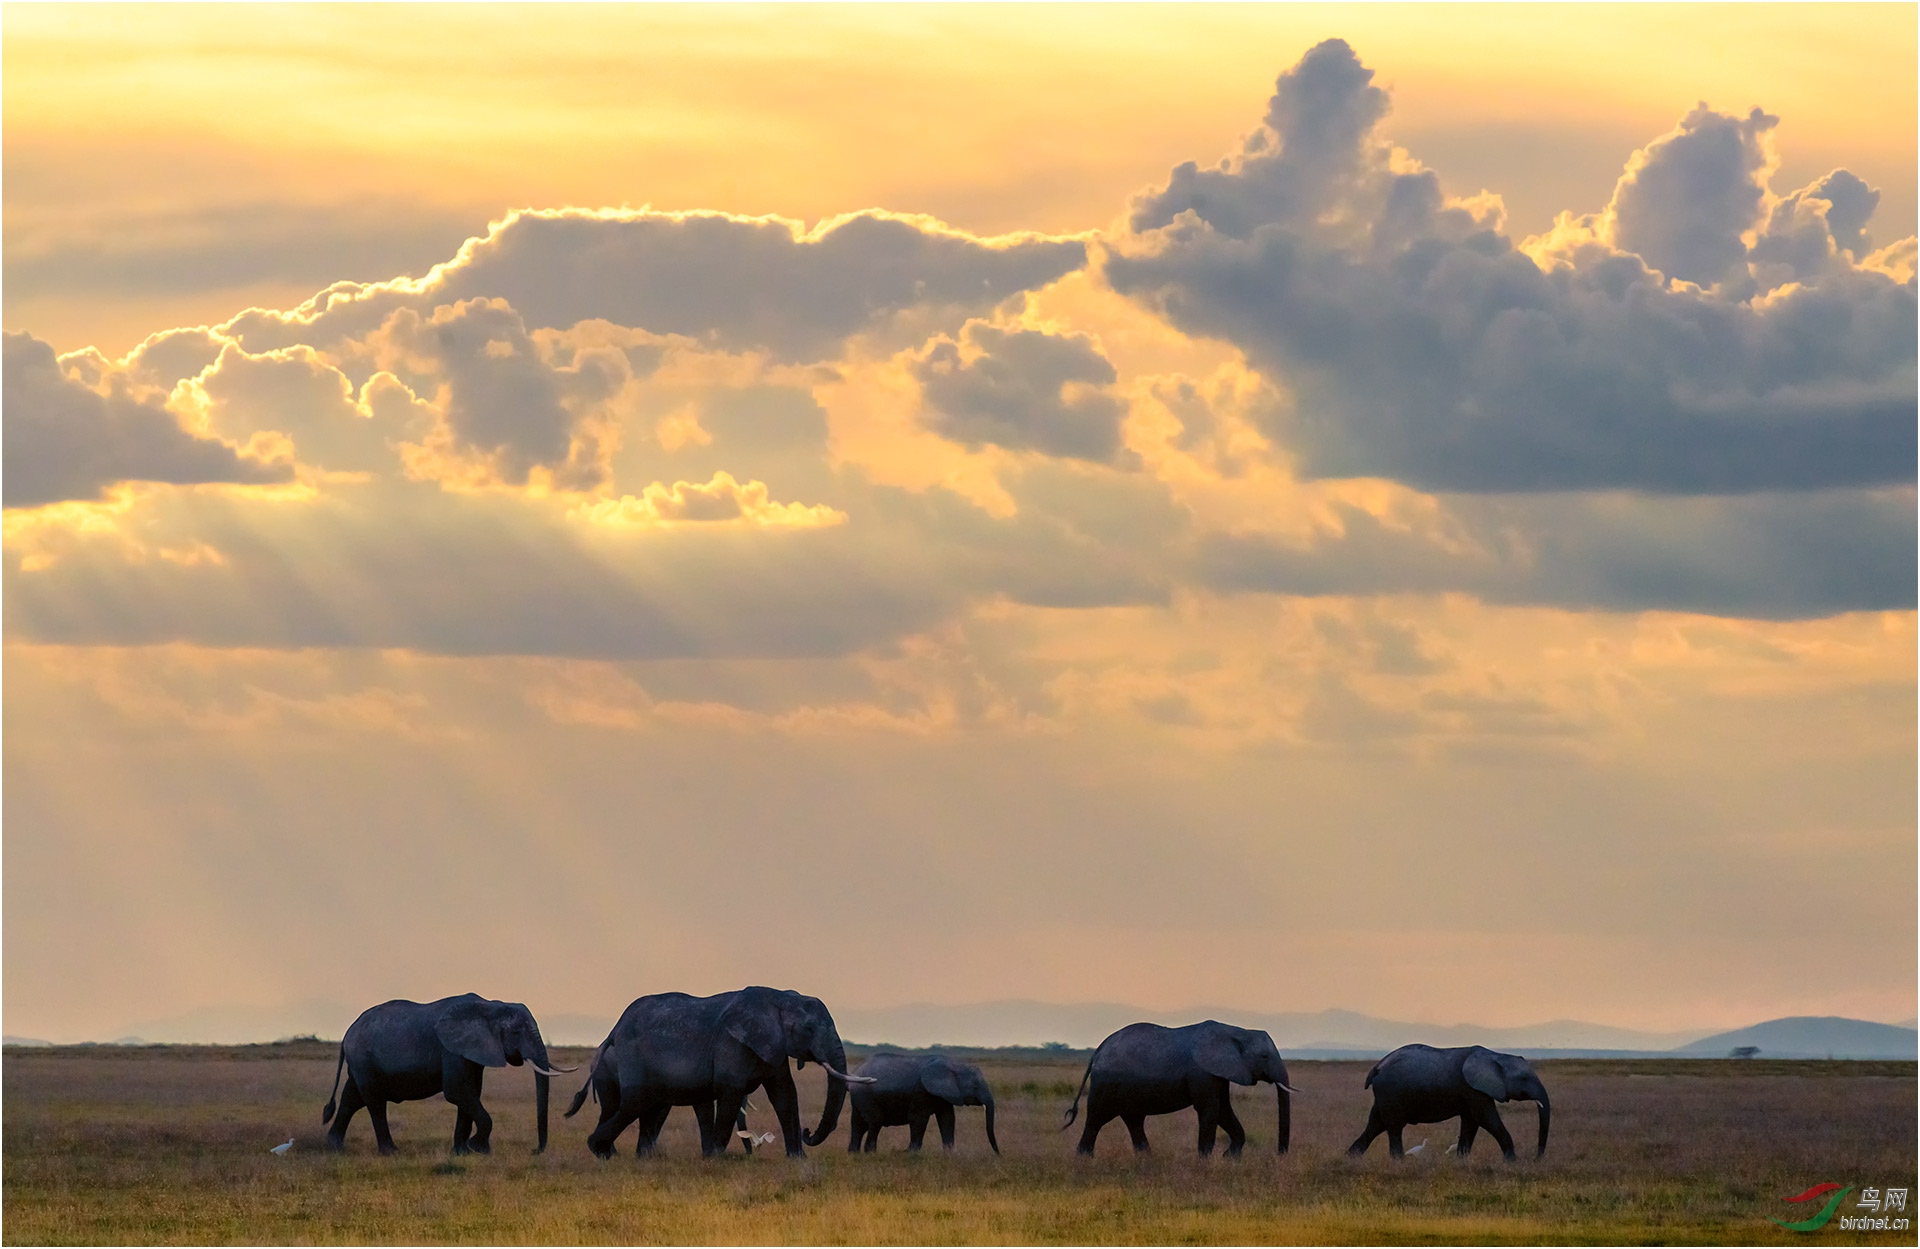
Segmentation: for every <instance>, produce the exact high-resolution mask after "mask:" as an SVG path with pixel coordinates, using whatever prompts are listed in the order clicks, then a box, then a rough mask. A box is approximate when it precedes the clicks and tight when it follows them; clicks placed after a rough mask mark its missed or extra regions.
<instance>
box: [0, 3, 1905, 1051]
mask: <svg viewBox="0 0 1920 1249" xmlns="http://www.w3.org/2000/svg"><path fill="white" fill-rule="evenodd" d="M0 30H3V36H0V38H3V44H0V53H3V60H4V64H3V65H0V89H3V90H4V100H3V101H0V102H3V104H4V184H3V186H4V210H5V222H4V231H5V236H4V274H3V275H0V276H3V279H4V287H3V290H4V297H5V298H4V306H3V307H4V323H5V328H6V330H7V337H6V340H5V355H4V361H3V362H0V365H3V369H0V373H3V376H4V386H5V396H4V434H5V446H4V474H5V479H4V501H5V508H6V510H5V541H4V558H5V573H4V578H5V580H4V600H3V602H4V639H5V670H4V677H5V683H4V695H5V702H4V705H5V738H4V751H5V774H4V785H5V788H4V839H5V840H4V891H5V897H4V901H5V919H4V925H5V933H4V935H5V967H4V971H5V982H4V984H5V999H4V1009H5V1024H6V1031H7V1032H8V1033H10V1034H15V1035H26V1036H37V1037H46V1038H49V1039H78V1038H84V1037H93V1038H100V1039H106V1038H109V1037H111V1036H114V1035H117V1034H118V1033H119V1031H120V1030H123V1029H126V1028H129V1027H133V1026H136V1025H138V1026H143V1027H150V1028H157V1029H158V1030H159V1031H166V1030H167V1029H168V1028H172V1029H173V1031H174V1032H175V1033H176V1034H178V1035H179V1036H180V1037H182V1038H183V1039H184V1038H187V1037H189V1036H195V1037H197V1039H240V1038H234V1037H218V1038H216V1037H215V1036H214V1035H213V1034H214V1033H218V1032H220V1031H221V1030H222V1028H223V1027H226V1028H227V1029H228V1030H231V1027H232V1026H234V1025H216V1024H215V1023H211V1022H208V1021H210V1020H215V1019H223V1018H225V1019H231V1018H242V1017H244V1018H246V1019H250V1020H254V1021H257V1022H255V1023H253V1024H250V1025H248V1026H249V1027H252V1028H254V1029H256V1031H258V1032H259V1033H260V1034H262V1035H266V1036H271V1035H278V1034H280V1033H283V1032H287V1031H293V1030H296V1029H297V1030H300V1031H306V1030H309V1029H314V1030H318V1031H321V1032H323V1033H327V1034H330V1035H334V1036H337V1035H339V1034H340V1031H342V1030H343V1029H344V1028H345V1026H346V1024H347V1023H348V1022H350V1021H351V1017H352V1012H353V1011H357V1010H358V1009H360V1008H361V1007H363V1006H365V1005H369V1004H372V1003H374V1002H378V1001H381V1000H384V999H386V998H390V997H396V996H403V997H412V998H416V999H428V998H432V997H436V996H441V995H444V994H449V993H458V992H464V991H468V990H472V991H477V992H480V993H483V994H486V995H488V996H490V997H497V998H504V999H508V1000H515V1001H524V1002H526V1003H527V1004H528V1005H529V1006H531V1007H532V1008H533V1010H534V1012H535V1014H536V1015H542V1016H545V1015H550V1014H556V1015H557V1014H572V1015H588V1016H604V1017H605V1019H606V1020H607V1021H608V1022H609V1023H610V1022H611V1021H612V1019H613V1018H614V1017H615V1016H616V1015H617V1014H618V1012H619V1011H620V1009H621V1008H622V1007H623V1006H624V1005H625V1004H626V1003H627V1002H628V1001H629V1000H630V999H631V998H633V997H635V996H637V995H639V994H642V993H649V992H659V991H663V990H668V989H680V990H685V991H689V992H697V993H710V992H715V991H718V990H722V989H728V988H736V987H739V986H740V985H742V984H749V983H763V984H773V985H779V986H783V987H791V988H797V989H801V990H803V991H805V992H809V993H813V994H816V995H818V996H820V997H822V998H824V999H825V1000H826V1001H827V1003H828V1004H829V1005H830V1006H835V1007H847V1008H875V1007H884V1006H890V1005H896V1004H900V1003H908V1002H936V1003H948V1004H957V1003H968V1002H979V1001H986V1000H992V999H1002V998H1030V999H1039V1000H1046V1001H1056V1002H1079V1001H1116V1002H1129V1003H1138V1004H1140V1005H1141V1006H1142V1007H1143V1008H1145V1009H1148V1010H1158V1011H1178V1010H1179V1009H1180V1008H1183V1007H1187V1006H1192V1005H1198V1004H1205V1005H1214V1006H1221V1007H1239V1008H1242V1009H1245V1010H1249V1011H1262V1012H1278V1011H1317V1010H1321V1009H1325V1008H1331V1007H1339V1008H1345V1009H1351V1010H1358V1011H1365V1012H1368V1013H1371V1014H1375V1015H1382V1016H1388V1017H1393V1018H1400V1019H1419V1020H1428V1021H1432V1022H1436V1023H1457V1022H1466V1021H1472V1022H1478V1023H1483V1024H1488V1025H1513V1024H1524V1023H1532V1022H1538V1021H1543V1020H1549V1019H1556V1018H1577V1019H1586V1020H1593V1021H1597V1022H1601V1023H1607V1024H1614V1025H1619V1026H1624V1027H1632V1028H1644V1029H1688V1028H1715V1027H1736V1026H1741V1025H1745V1024H1749V1023H1753V1022H1756V1021H1758V1020H1761V1019H1767V1018H1772V1017H1775V1016H1781V1015H1792V1014H1840V1015H1851V1016H1856V1017H1860V1018H1867V1019H1876V1020H1884V1021H1890V1022H1891V1021H1905V1020H1908V1019H1910V1018H1911V1017H1912V1016H1913V1015H1914V1013H1915V1007H1916V1003H1915V981H1916V954H1915V948H1916V896H1915V879H1916V855H1915V845H1916V829H1915V805H1916V804H1915V798H1916V777H1915V759H1916V740H1915V739H1916V730H1915V725H1916V701H1915V680H1916V673H1915V653H1916V637H1915V607H1916V572H1915V569H1916V536H1915V535H1916V527H1915V493H1914V491H1915V445H1916V432H1915V430H1916V419H1915V408H1916V384H1915V341H1916V313H1915V279H1914V273H1915V265H1916V244H1915V239H1914V235H1915V216H1916V205H1915V186H1916V165H1915V151H1916V138H1915V116H1916V86H1915V58H1914V47H1915V42H1916V33H1917V32H1916V13H1915V10H1914V8H1913V7H1912V6H1910V5H1884V6H1848V5H1833V6H1829V5H1818V6H1813V5H1809V6H1798V5H1778V6H1773V5H1769V6H1744V5H1711V6H1698V7H1693V6H1664V5H1644V6H1621V7H1588V6H1582V5H1554V6H1542V7H1534V6H1528V5H1496V6H1485V7H1481V6H1471V5H1469V6H1434V7H1412V8H1408V7H1401V6H1396V5H1365V6H1354V7H1344V6H1343V7H1329V8H1320V7H1316V6H1310V5H1303V6H1286V7H1254V6H1223V7H1186V6H1176V7H1162V6H1156V5H1140V6H1122V7H1108V6H1104V5H1074V6H1063V7H1050V8H1026V7H1019V6H998V5H994V6H980V7H968V8H954V7H947V6H905V7H883V6H851V7H845V8H833V9H817V8H812V7H801V6H795V7H781V8H762V7H756V6H744V5H743V6H724V7H715V8H690V7H689V8H683V7H667V6H663V7H615V6H579V7H575V6H563V5H554V6H531V7H519V6H511V5H503V6H488V7H465V6H457V5H429V6H420V7H401V6H371V5H368V6H341V7H325V6H316V7H302V8H294V9H282V8H277V7H273V6H264V5H263V6H251V5H233V6H217V7H205V8H200V7H192V6H185V7H175V6H154V7H138V8H133V9H118V8H115V7H113V6H95V5H86V6H57V5H47V6H18V5H16V6H9V7H8V8H7V10H6V13H5V20H4V26H3V28H0ZM316 1003H320V1004H341V1005H344V1007H345V1008H347V1011H348V1013H347V1014H346V1015H345V1016H344V1017H340V1018H338V1019H337V1020H335V1021H334V1022H332V1023H329V1022H328V1018H329V1017H330V1016H329V1015H328V1012H329V1011H332V1010H335V1009H336V1007H335V1006H333V1005H323V1006H320V1007H316V1005H315V1004H316ZM316 1011H318V1013H319V1014H320V1015H321V1016H322V1017H320V1018H315V1015H316ZM169 1021H171V1022H169ZM196 1021H197V1022H196ZM1170 1022H1178V1021H1172V1020H1170ZM196 1029H198V1032H197V1033H196V1031H195V1030H196ZM875 1039H877V1038H875Z"/></svg>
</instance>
